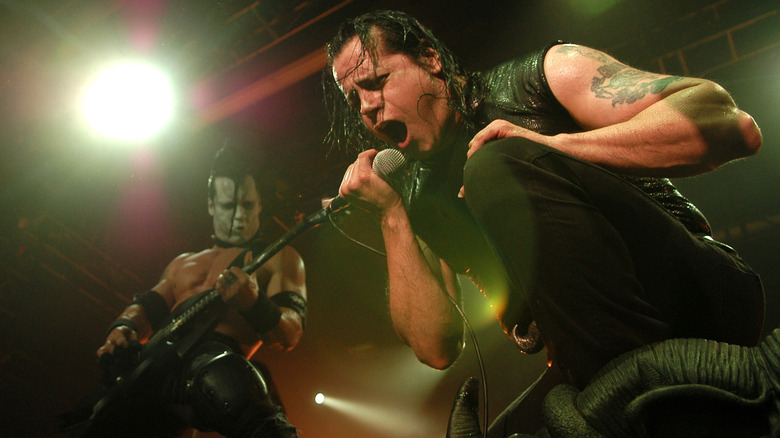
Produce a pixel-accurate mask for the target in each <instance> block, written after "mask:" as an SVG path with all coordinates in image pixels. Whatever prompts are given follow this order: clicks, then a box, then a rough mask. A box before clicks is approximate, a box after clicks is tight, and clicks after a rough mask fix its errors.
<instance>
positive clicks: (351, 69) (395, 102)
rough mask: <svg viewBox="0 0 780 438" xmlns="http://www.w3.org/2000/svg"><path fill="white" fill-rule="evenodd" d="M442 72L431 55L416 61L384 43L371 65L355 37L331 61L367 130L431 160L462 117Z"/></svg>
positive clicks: (339, 81)
mask: <svg viewBox="0 0 780 438" xmlns="http://www.w3.org/2000/svg"><path fill="white" fill-rule="evenodd" d="M440 72H441V64H440V62H439V58H438V56H437V55H436V53H435V52H433V51H431V53H430V56H429V57H426V58H423V59H421V60H415V59H413V58H411V57H410V56H408V55H405V54H401V53H388V52H387V50H386V49H385V48H384V47H383V44H381V43H380V44H379V45H378V47H377V52H376V60H372V59H371V57H370V56H369V55H368V52H367V51H364V50H363V47H362V44H361V42H360V40H359V39H358V38H357V37H353V38H352V39H351V40H349V41H348V42H347V43H346V44H345V45H344V48H343V49H342V50H341V52H339V54H338V55H337V56H336V57H335V58H334V59H333V76H334V78H335V80H336V82H337V83H338V84H339V87H340V88H341V91H342V92H343V93H344V96H345V97H346V99H347V101H348V102H349V104H350V106H351V107H352V108H354V110H355V111H358V112H359V114H360V117H361V119H362V121H363V123H364V124H365V125H366V127H367V128H368V130H369V131H370V132H371V133H372V134H373V135H375V136H376V137H377V138H379V139H380V140H382V141H384V142H385V143H387V144H389V145H391V146H393V147H396V148H398V149H400V150H401V151H402V152H404V154H407V155H409V156H410V157H412V158H417V159H425V158H428V157H430V156H431V155H432V154H434V153H435V152H436V151H437V150H438V149H439V147H440V145H441V144H442V143H443V142H444V141H446V139H447V138H448V137H449V136H451V135H453V133H454V132H455V130H454V129H453V128H454V126H455V125H456V121H457V119H458V116H457V113H456V112H455V111H454V110H453V109H452V108H450V107H449V105H448V103H447V97H448V95H447V87H446V84H445V82H444V80H443V79H441V78H440V77H438V76H437V75H438V74H439V73H440Z"/></svg>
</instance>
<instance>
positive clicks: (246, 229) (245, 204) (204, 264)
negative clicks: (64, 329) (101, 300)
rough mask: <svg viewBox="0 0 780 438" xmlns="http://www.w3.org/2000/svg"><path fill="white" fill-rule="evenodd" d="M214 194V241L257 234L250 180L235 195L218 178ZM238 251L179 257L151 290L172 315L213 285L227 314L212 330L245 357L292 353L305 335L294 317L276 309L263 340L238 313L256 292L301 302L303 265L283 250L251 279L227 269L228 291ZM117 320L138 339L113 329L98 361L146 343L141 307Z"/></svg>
mask: <svg viewBox="0 0 780 438" xmlns="http://www.w3.org/2000/svg"><path fill="white" fill-rule="evenodd" d="M215 189H216V194H215V196H214V200H213V201H212V200H209V203H208V209H209V214H210V215H211V216H212V219H213V226H214V234H215V237H217V238H218V239H219V240H222V241H223V242H228V243H230V244H233V245H242V244H244V243H247V242H248V241H249V239H251V238H252V237H254V236H255V234H256V233H257V230H258V229H259V226H260V224H259V214H260V211H261V209H262V207H261V204H260V196H259V194H258V192H257V189H256V187H255V183H254V180H253V179H252V177H250V176H247V177H246V178H245V179H244V181H242V182H241V183H240V184H239V186H238V188H237V189H236V187H235V183H234V182H233V180H231V179H230V178H225V177H217V178H216V179H215ZM242 251H243V248H241V247H230V248H224V247H220V246H217V245H214V246H213V247H211V248H208V249H205V250H203V251H200V252H197V253H185V254H181V255H180V256H178V257H176V258H175V259H174V260H173V261H171V263H170V264H169V265H168V267H167V268H166V269H165V272H164V273H163V275H162V279H161V280H160V282H159V283H158V284H157V285H156V286H154V287H153V288H152V290H154V291H155V292H157V293H159V294H160V295H161V296H162V297H163V298H165V300H166V302H167V303H168V306H169V308H171V309H173V308H175V307H176V306H177V305H179V304H180V303H182V302H183V301H185V300H186V299H188V298H190V297H192V296H193V295H196V294H198V293H200V292H202V291H205V290H208V289H210V288H211V287H213V286H215V285H216V287H217V290H219V292H220V294H221V295H222V299H223V300H224V301H225V302H226V303H227V304H228V306H229V309H228V310H227V313H226V315H225V317H224V318H223V320H222V321H221V322H220V323H219V325H217V327H216V329H215V330H216V331H217V332H219V333H223V334H225V335H227V336H230V337H231V338H233V339H235V340H236V341H237V342H238V343H239V345H240V346H241V349H242V351H243V352H244V354H245V355H246V357H250V356H251V355H252V354H254V352H255V351H256V350H257V349H258V348H259V347H260V346H261V345H262V344H263V342H265V343H266V344H267V345H269V346H272V347H275V348H281V349H285V350H289V349H292V348H293V347H295V346H296V345H297V343H298V342H299V340H300V338H301V335H302V333H303V327H302V321H301V318H300V315H298V313H296V312H295V311H293V310H292V309H288V308H285V307H280V309H281V311H282V318H281V320H280V322H279V324H277V325H276V327H274V328H273V329H271V330H270V331H268V332H266V333H264V334H263V336H262V337H261V336H260V335H258V334H257V333H255V332H254V330H253V329H252V327H250V326H249V324H248V323H247V322H246V321H245V320H244V318H243V317H242V316H241V315H240V314H239V313H238V311H240V310H247V309H249V308H251V307H252V305H253V304H254V302H255V300H256V299H257V296H258V293H261V292H260V291H265V293H267V295H268V296H269V297H271V296H273V295H275V294H277V293H279V292H282V291H291V292H297V293H299V294H301V296H303V297H304V298H305V297H306V284H305V270H304V265H303V260H302V259H301V257H300V255H299V254H298V253H297V251H295V249H293V248H291V247H285V248H283V249H282V250H281V251H279V252H278V253H276V254H275V255H274V256H272V257H271V258H270V259H269V260H268V261H267V262H266V263H264V264H263V265H262V266H261V267H260V268H258V269H257V271H255V272H254V273H253V274H252V275H247V274H246V273H245V272H244V271H242V270H241V269H240V268H237V267H232V268H230V272H232V273H233V275H235V277H236V281H235V282H234V283H233V284H231V285H229V286H227V287H226V286H225V285H224V284H223V281H222V279H223V275H222V274H223V273H224V272H225V271H226V269H227V267H228V266H229V265H230V264H231V262H232V261H233V260H234V259H235V258H236V257H237V256H238V255H239V254H240V253H241V252H242ZM251 256H252V254H251V252H250V253H247V254H246V255H245V260H244V264H246V263H247V262H249V261H250V260H251ZM120 317H124V318H130V319H131V320H133V322H134V323H135V324H136V326H137V327H138V330H139V332H138V333H136V332H134V331H132V330H131V329H130V328H129V327H127V326H120V327H117V328H115V329H114V330H112V331H111V333H109V335H108V337H107V338H106V342H105V344H103V346H101V347H100V348H99V349H98V351H97V355H98V356H101V355H103V354H105V353H113V351H114V349H115V348H116V347H117V346H119V347H127V346H128V345H129V342H130V341H134V340H138V341H145V340H146V339H148V337H149V336H150V335H151V333H152V328H151V325H150V324H149V321H148V320H147V318H146V313H145V311H144V309H143V307H142V306H140V305H136V304H133V305H130V306H128V307H127V308H126V309H125V311H124V312H123V313H122V314H121V315H120Z"/></svg>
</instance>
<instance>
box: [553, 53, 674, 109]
mask: <svg viewBox="0 0 780 438" xmlns="http://www.w3.org/2000/svg"><path fill="white" fill-rule="evenodd" d="M558 51H559V52H560V53H564V54H576V55H579V56H584V57H586V58H590V59H593V60H596V61H598V62H600V63H601V66H600V67H598V68H597V70H596V73H597V74H596V75H595V76H594V77H593V78H592V79H591V82H590V91H591V92H593V95H594V96H596V97H597V98H599V99H609V100H611V101H612V106H613V107H615V106H618V105H621V104H631V103H634V102H636V101H637V100H639V99H642V98H643V97H645V96H647V95H648V94H659V93H661V92H663V91H664V90H665V89H666V87H667V86H669V84H671V83H673V82H676V81H679V80H681V79H682V77H680V76H664V77H660V76H659V75H658V74H655V73H649V72H645V71H642V70H637V69H635V68H632V67H629V66H627V65H625V64H622V63H620V62H617V61H615V60H614V59H612V58H610V57H608V56H606V55H605V54H604V53H602V52H599V51H596V50H589V49H587V48H583V47H578V46H562V47H561V48H559V49H558Z"/></svg>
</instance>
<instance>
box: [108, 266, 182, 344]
mask: <svg viewBox="0 0 780 438" xmlns="http://www.w3.org/2000/svg"><path fill="white" fill-rule="evenodd" d="M187 255H188V254H182V255H180V256H178V257H177V258H175V259H174V260H173V261H171V263H169V264H168V266H167V267H166V268H165V271H164V272H163V275H162V277H161V279H160V282H159V283H157V285H156V286H155V287H153V288H152V290H153V291H155V292H157V293H158V294H160V296H162V297H163V299H165V302H166V304H167V305H168V308H169V309H170V308H171V307H172V306H173V303H174V301H175V298H174V293H173V290H172V287H173V286H172V284H173V283H172V282H171V281H170V280H169V279H170V276H171V275H173V274H172V272H175V271H176V270H177V268H178V266H179V264H180V263H181V262H182V260H183V259H184V258H185V257H187ZM117 319H127V320H130V321H131V324H132V325H133V326H134V328H135V329H136V330H137V331H135V330H133V328H131V327H130V326H129V325H121V326H118V327H115V328H114V329H112V330H111V331H110V332H109V333H107V335H106V340H105V343H104V344H103V345H102V346H101V347H100V348H99V349H98V350H97V355H98V356H102V355H103V354H105V353H113V352H114V349H115V348H116V347H123V348H127V347H129V345H130V342H132V341H139V342H144V341H146V340H147V339H148V338H149V336H151V334H152V324H151V323H150V322H149V319H148V318H147V314H146V309H144V307H143V306H141V305H139V304H130V305H129V306H127V307H126V308H125V310H124V311H123V312H122V313H120V314H119V316H118V317H117Z"/></svg>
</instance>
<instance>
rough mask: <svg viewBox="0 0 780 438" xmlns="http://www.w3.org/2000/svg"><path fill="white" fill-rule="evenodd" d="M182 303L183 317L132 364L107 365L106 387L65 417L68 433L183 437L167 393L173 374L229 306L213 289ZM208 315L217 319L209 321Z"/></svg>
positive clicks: (176, 318)
mask: <svg viewBox="0 0 780 438" xmlns="http://www.w3.org/2000/svg"><path fill="white" fill-rule="evenodd" d="M207 292H209V291H207ZM216 295H217V296H218V294H216ZM193 298H195V297H193ZM179 307H181V308H183V309H182V311H180V312H177V315H178V316H174V317H172V319H171V321H170V322H169V323H168V324H167V325H166V326H165V328H163V329H161V330H159V331H158V332H157V333H155V335H154V336H153V337H152V338H151V339H150V340H149V342H147V343H146V344H144V345H143V347H141V350H140V353H139V354H138V355H137V356H136V357H135V359H134V360H133V361H132V363H131V364H129V366H127V365H128V364H125V366H124V367H118V368H119V369H118V370H117V369H116V368H117V367H107V368H106V369H105V375H104V377H103V383H102V384H101V385H100V387H99V388H98V389H97V390H96V391H95V392H94V393H93V394H91V395H90V396H87V397H86V398H85V399H84V400H83V401H82V402H81V403H80V406H81V408H76V409H75V410H74V412H73V413H71V414H70V415H68V416H66V418H64V420H65V422H66V423H67V425H66V426H65V427H64V428H63V429H64V430H65V431H67V432H69V433H70V434H71V436H73V437H79V438H97V437H112V438H113V437H128V438H129V437H144V438H146V437H156V436H160V437H167V436H170V437H174V436H176V435H177V433H178V432H179V431H180V429H181V428H182V427H184V425H183V424H179V422H178V421H176V418H177V416H176V415H175V413H174V412H172V411H170V408H171V406H170V401H169V400H166V399H165V394H163V392H162V391H163V390H164V389H165V387H166V384H168V383H169V382H170V381H171V377H175V376H178V375H179V371H180V370H181V367H182V366H183V365H184V358H185V356H186V354H187V353H188V352H189V351H190V350H191V349H192V347H194V346H195V345H197V343H198V341H199V340H201V339H202V338H203V336H204V335H205V334H206V333H208V332H210V331H211V330H212V329H213V328H214V327H215V326H216V324H217V322H218V321H219V318H220V317H221V314H222V311H223V309H224V306H222V303H221V301H220V300H215V299H214V296H213V294H212V295H210V294H209V293H205V294H204V295H203V296H198V297H197V299H196V300H193V301H192V302H191V303H188V305H187V306H179ZM206 316H211V318H210V320H208V321H205V322H204V321H203V319H204V318H205V317H206ZM193 325H195V326H196V328H195V329H194V330H193V329H192V326H193ZM182 333H186V335H183V336H180V335H181V334H182ZM67 417H69V418H67Z"/></svg>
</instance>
